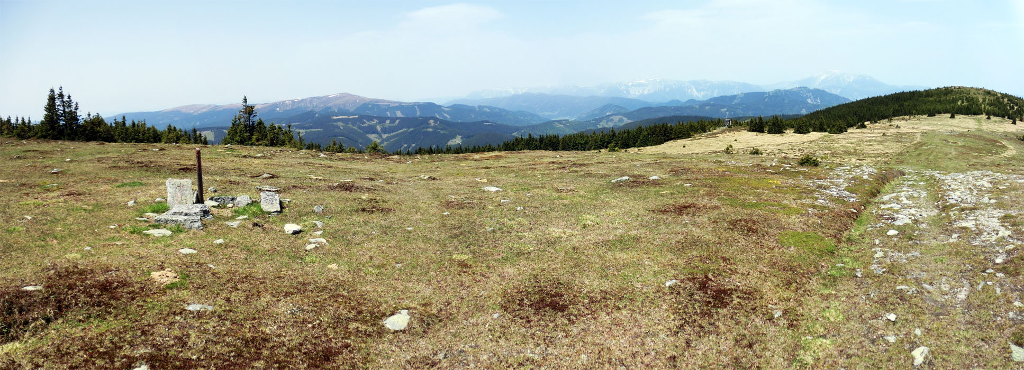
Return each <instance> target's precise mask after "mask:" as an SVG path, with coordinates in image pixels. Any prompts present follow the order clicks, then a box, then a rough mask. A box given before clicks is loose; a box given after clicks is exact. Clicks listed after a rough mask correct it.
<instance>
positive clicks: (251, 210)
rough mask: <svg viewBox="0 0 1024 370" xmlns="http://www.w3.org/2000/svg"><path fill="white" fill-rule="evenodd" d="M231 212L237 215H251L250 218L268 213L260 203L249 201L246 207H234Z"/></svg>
mask: <svg viewBox="0 0 1024 370" xmlns="http://www.w3.org/2000/svg"><path fill="white" fill-rule="evenodd" d="M231 213H233V214H234V215H235V216H249V218H257V217H260V216H263V215H266V214H267V213H266V212H264V211H263V207H262V206H260V204H259V203H249V205H247V206H245V207H241V208H235V209H232V210H231Z"/></svg>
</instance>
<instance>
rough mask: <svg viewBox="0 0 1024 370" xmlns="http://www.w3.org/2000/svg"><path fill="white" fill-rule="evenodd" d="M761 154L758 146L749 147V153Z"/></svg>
mask: <svg viewBox="0 0 1024 370" xmlns="http://www.w3.org/2000/svg"><path fill="white" fill-rule="evenodd" d="M761 154H763V153H761V149H758V148H752V149H750V155H761Z"/></svg>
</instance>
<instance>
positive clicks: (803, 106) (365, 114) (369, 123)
mask: <svg viewBox="0 0 1024 370" xmlns="http://www.w3.org/2000/svg"><path fill="white" fill-rule="evenodd" d="M848 101H849V100H848V99H846V98H843V97H841V96H838V95H835V94H831V93H829V92H826V91H823V90H818V89H808V88H802V87H801V88H793V89H787V90H774V91H769V92H754V93H742V94H736V95H729V96H720V97H715V98H711V99H707V100H701V101H698V100H689V101H686V102H678V101H677V102H674V103H673V104H675V105H659V106H653V107H641V108H638V109H632V110H630V109H629V108H628V107H623V106H621V105H616V104H606V105H605V106H604V107H603V108H602V109H601V110H592V111H591V112H590V113H589V114H590V115H591V116H592V117H590V118H588V119H581V120H551V121H545V122H539V123H534V124H529V125H523V124H521V123H522V122H526V121H525V119H528V118H530V117H533V118H536V117H534V116H531V115H530V114H529V113H525V112H522V111H509V110H504V109H500V108H493V107H486V106H468V105H459V104H455V105H450V106H447V107H443V106H439V105H437V104H433V103H399V102H387V101H372V102H367V103H363V104H360V105H359V106H358V107H356V108H355V109H351V110H345V109H343V107H341V106H338V107H337V109H335V110H330V109H328V108H324V109H321V110H320V111H312V110H308V111H305V112H301V113H298V114H295V115H292V116H287V117H278V118H277V119H276V120H275V123H278V124H290V125H292V128H293V129H295V130H297V131H298V132H300V133H302V136H303V138H305V140H306V141H307V142H316V143H321V144H327V143H330V141H331V140H337V141H338V142H340V143H342V144H344V145H345V146H355V147H359V148H362V147H365V146H366V145H369V144H370V143H371V142H373V141H377V142H378V143H380V144H381V145H383V146H384V148H385V149H387V150H388V151H395V150H407V149H408V150H415V149H416V148H417V147H429V146H436V147H444V146H446V145H452V146H458V145H464V146H474V145H486V144H500V143H501V142H503V141H506V140H510V139H512V138H514V137H516V136H523V135H528V134H533V135H540V134H570V133H574V132H580V131H586V130H595V129H605V128H613V127H622V126H623V125H635V124H634V123H635V122H641V123H638V124H654V123H661V122H676V121H678V120H694V119H700V118H726V117H738V116H756V115H772V114H785V115H790V114H806V113H808V112H811V111H815V110H818V109H822V108H826V107H830V106H833V105H836V104H842V103H846V102H848ZM617 102H626V103H627V104H628V103H630V102H631V101H630V100H628V99H627V100H618V101H617ZM264 107H267V108H271V109H267V110H269V111H271V112H296V111H297V110H295V109H282V110H280V111H278V110H275V109H274V107H275V106H273V105H266V106H264ZM308 108H313V107H308V106H307V109H308ZM300 110H301V109H300ZM208 111H209V112H213V111H217V110H208ZM257 112H258V113H259V115H260V116H264V115H266V114H265V113H263V112H262V111H259V108H257ZM456 113H457V114H456ZM416 114H419V115H422V116H415V115H416ZM474 115H476V116H475V117H477V118H478V119H473V120H470V121H459V120H457V119H456V118H460V117H464V118H465V117H468V118H473V117H474ZM442 116H443V117H442ZM499 116H507V119H509V120H516V121H514V122H518V123H520V124H508V123H500V122H496V120H492V119H490V118H494V117H499ZM481 117H489V118H487V119H479V118H481ZM666 117H668V118H666ZM644 122H646V123H644ZM201 131H203V132H204V133H205V134H206V135H207V136H208V137H210V138H212V139H213V140H214V142H217V141H219V140H220V139H221V138H223V136H224V133H225V132H226V131H227V127H226V126H220V127H207V128H205V129H203V130H201Z"/></svg>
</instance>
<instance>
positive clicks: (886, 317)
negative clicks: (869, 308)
mask: <svg viewBox="0 0 1024 370" xmlns="http://www.w3.org/2000/svg"><path fill="white" fill-rule="evenodd" d="M885 319H886V320H889V321H892V322H896V314H894V313H890V314H888V315H885Z"/></svg>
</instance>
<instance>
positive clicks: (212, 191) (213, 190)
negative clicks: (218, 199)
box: [206, 186, 217, 193]
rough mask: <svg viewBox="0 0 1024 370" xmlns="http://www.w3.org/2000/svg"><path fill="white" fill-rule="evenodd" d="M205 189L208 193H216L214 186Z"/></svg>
mask: <svg viewBox="0 0 1024 370" xmlns="http://www.w3.org/2000/svg"><path fill="white" fill-rule="evenodd" d="M206 191H208V192H210V193H216V192H217V187H216V186H211V187H210V188H209V189H206Z"/></svg>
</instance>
